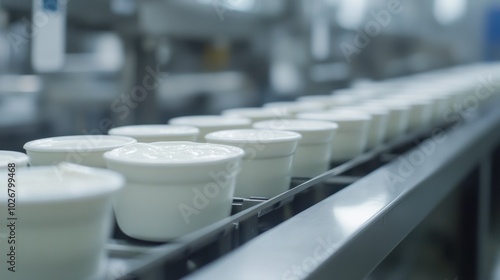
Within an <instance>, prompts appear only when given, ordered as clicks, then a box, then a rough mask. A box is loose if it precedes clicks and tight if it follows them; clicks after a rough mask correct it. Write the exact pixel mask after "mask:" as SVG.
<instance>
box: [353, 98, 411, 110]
mask: <svg viewBox="0 0 500 280" xmlns="http://www.w3.org/2000/svg"><path fill="white" fill-rule="evenodd" d="M363 106H380V107H382V108H385V109H387V110H389V111H406V110H409V109H410V105H409V104H408V102H405V101H403V100H400V99H399V100H398V99H387V98H384V99H376V100H370V101H367V102H365V103H363Z"/></svg>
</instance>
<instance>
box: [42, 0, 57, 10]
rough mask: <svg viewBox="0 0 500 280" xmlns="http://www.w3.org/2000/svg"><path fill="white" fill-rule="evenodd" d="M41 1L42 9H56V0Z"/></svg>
mask: <svg viewBox="0 0 500 280" xmlns="http://www.w3.org/2000/svg"><path fill="white" fill-rule="evenodd" d="M42 1H43V9H44V10H46V11H51V12H55V11H57V5H58V3H57V1H58V0H42Z"/></svg>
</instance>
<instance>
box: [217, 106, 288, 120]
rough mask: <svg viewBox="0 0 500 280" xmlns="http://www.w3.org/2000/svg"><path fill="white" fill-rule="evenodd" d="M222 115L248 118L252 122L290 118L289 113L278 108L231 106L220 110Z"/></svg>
mask: <svg viewBox="0 0 500 280" xmlns="http://www.w3.org/2000/svg"><path fill="white" fill-rule="evenodd" d="M222 115H223V116H232V117H240V118H248V119H250V120H252V123H255V122H260V121H267V120H279V119H286V118H290V117H291V115H290V114H287V113H285V110H279V108H258V107H255V108H251V107H249V108H233V109H227V110H224V111H222Z"/></svg>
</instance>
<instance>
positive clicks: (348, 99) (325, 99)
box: [297, 95, 359, 109]
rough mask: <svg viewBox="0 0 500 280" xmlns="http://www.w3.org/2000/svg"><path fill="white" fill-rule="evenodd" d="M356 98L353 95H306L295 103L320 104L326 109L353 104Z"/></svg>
mask: <svg viewBox="0 0 500 280" xmlns="http://www.w3.org/2000/svg"><path fill="white" fill-rule="evenodd" d="M358 98H359V97H357V96H355V95H307V96H301V97H299V98H298V99H297V101H298V102H315V103H321V104H324V108H325V109H328V108H336V107H341V106H347V105H351V104H354V103H355V102H356V101H357V100H358Z"/></svg>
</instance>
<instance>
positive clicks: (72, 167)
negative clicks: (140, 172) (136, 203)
mask: <svg viewBox="0 0 500 280" xmlns="http://www.w3.org/2000/svg"><path fill="white" fill-rule="evenodd" d="M15 179H16V184H15V191H16V194H17V196H18V197H20V198H21V199H20V201H22V202H21V203H30V202H37V203H39V202H51V201H68V200H73V199H76V200H78V199H83V198H86V197H94V196H101V195H105V194H109V193H113V192H116V191H118V190H119V189H120V188H122V187H123V185H124V184H125V180H124V178H123V176H122V175H121V174H119V173H117V172H114V171H111V170H106V169H99V168H91V167H86V166H81V165H76V164H71V163H60V164H58V165H55V166H41V167H38V166H37V167H31V168H23V169H19V170H17V171H16V177H15ZM6 196H7V191H5V192H1V193H0V199H1V202H0V204H1V203H5V202H7V199H4V198H5V197H6Z"/></svg>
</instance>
